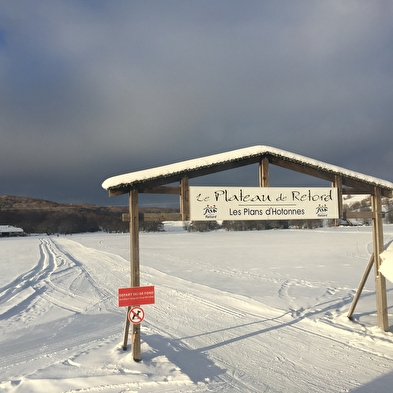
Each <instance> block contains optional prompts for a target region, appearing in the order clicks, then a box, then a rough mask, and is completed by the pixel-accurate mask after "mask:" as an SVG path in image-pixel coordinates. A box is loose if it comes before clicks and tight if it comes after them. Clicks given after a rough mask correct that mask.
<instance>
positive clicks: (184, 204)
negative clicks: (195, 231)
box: [180, 176, 190, 221]
mask: <svg viewBox="0 0 393 393" xmlns="http://www.w3.org/2000/svg"><path fill="white" fill-rule="evenodd" d="M180 213H181V217H182V218H181V219H182V220H183V221H188V220H189V219H190V193H189V188H188V177H186V176H184V177H182V179H181V181H180Z"/></svg>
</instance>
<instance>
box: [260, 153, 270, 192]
mask: <svg viewBox="0 0 393 393" xmlns="http://www.w3.org/2000/svg"><path fill="white" fill-rule="evenodd" d="M258 169H259V186H260V187H269V184H270V179H269V159H268V158H267V157H264V158H262V160H261V162H260V163H259V167H258Z"/></svg>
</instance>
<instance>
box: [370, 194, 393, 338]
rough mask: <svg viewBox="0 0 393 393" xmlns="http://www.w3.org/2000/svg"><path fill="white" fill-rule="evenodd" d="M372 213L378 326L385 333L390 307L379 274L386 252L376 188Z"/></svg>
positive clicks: (383, 279) (372, 196) (379, 195)
mask: <svg viewBox="0 0 393 393" xmlns="http://www.w3.org/2000/svg"><path fill="white" fill-rule="evenodd" d="M371 204H372V211H373V213H374V218H373V221H372V228H373V243H374V260H375V263H374V273H375V293H376V298H377V299H376V300H377V315H378V326H379V327H380V328H381V329H383V330H384V331H385V332H387V331H388V330H389V323H388V307H387V296H386V279H385V277H384V276H383V275H382V274H381V273H380V272H379V268H380V266H381V263H382V261H381V256H380V255H381V253H382V252H383V250H384V244H383V226H382V215H381V211H382V203H381V190H380V189H379V188H378V187H374V193H373V195H371Z"/></svg>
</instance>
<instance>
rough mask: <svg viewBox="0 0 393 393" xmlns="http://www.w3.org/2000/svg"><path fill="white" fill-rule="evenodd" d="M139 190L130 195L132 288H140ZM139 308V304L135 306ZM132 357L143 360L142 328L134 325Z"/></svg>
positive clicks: (128, 322) (125, 335)
mask: <svg viewBox="0 0 393 393" xmlns="http://www.w3.org/2000/svg"><path fill="white" fill-rule="evenodd" d="M138 213H139V212H138V190H136V189H132V190H131V191H130V193H129V214H130V286H131V287H139V286H140V268H139V219H138ZM134 306H138V304H134ZM129 310H130V307H127V315H126V324H125V328H124V340H123V349H124V350H126V349H127V341H128V333H129V328H130V321H129V320H128V312H129ZM131 350H132V357H133V359H134V360H135V361H137V362H139V361H140V360H141V327H140V325H139V324H138V325H132V337H131Z"/></svg>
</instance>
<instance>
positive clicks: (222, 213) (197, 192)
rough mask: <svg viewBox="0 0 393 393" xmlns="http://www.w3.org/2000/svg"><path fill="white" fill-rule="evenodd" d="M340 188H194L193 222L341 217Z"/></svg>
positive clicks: (191, 206) (191, 192)
mask: <svg viewBox="0 0 393 393" xmlns="http://www.w3.org/2000/svg"><path fill="white" fill-rule="evenodd" d="M338 215H339V214H338V193H337V188H304V187H301V188H288V187H286V188H276V187H197V186H195V187H190V219H191V221H209V220H309V219H326V218H338Z"/></svg>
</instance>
